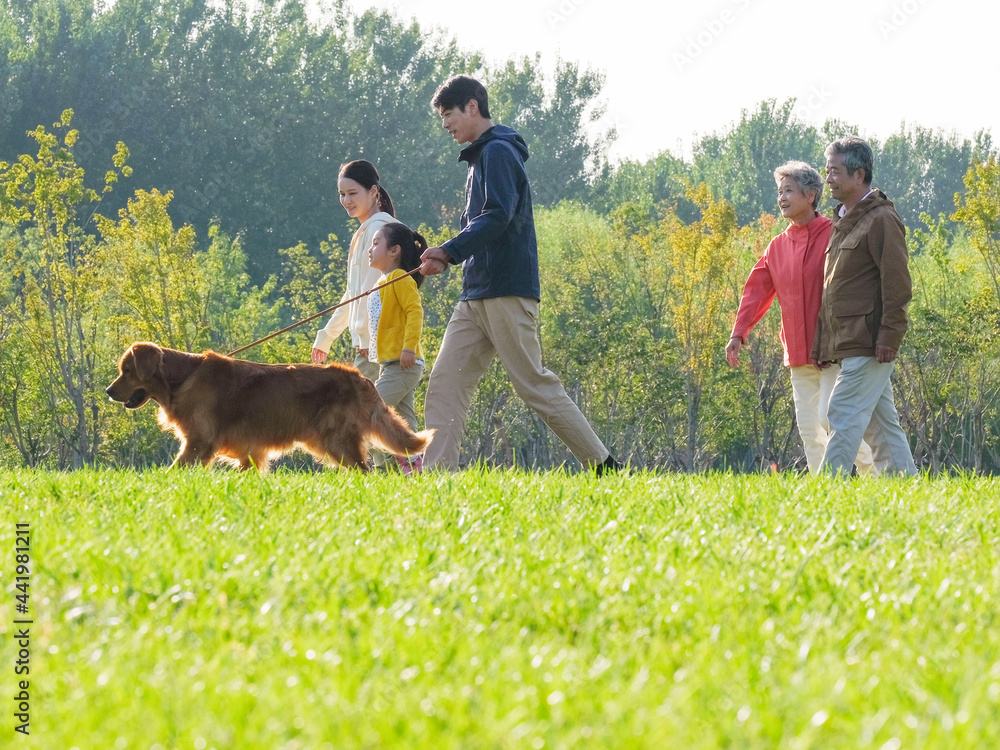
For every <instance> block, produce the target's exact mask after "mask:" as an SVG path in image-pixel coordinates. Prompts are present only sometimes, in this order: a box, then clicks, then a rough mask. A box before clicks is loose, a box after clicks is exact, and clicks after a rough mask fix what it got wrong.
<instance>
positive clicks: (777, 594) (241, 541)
mask: <svg viewBox="0 0 1000 750" xmlns="http://www.w3.org/2000/svg"><path fill="white" fill-rule="evenodd" d="M0 494H2V499H0V510H2V513H0V516H2V519H3V526H2V528H0V573H2V577H0V584H2V585H0V589H2V591H3V599H2V601H0V635H2V638H0V657H2V659H0V675H2V677H0V687H2V698H3V700H2V703H0V705H2V706H3V711H2V712H0V715H2V716H3V721H2V725H0V746H3V747H39V748H59V749H63V748H72V747H78V748H81V750H89V749H90V748H164V749H172V748H198V749H203V748H218V749H219V750H223V749H228V748H269V749H271V748H288V749H291V748H310V749H311V748H336V749H337V750H340V749H341V748H382V747H389V748H431V749H433V750H445V749H446V748H463V749H466V748H824V749H826V748H876V749H880V750H893V749H902V748H986V747H994V746H996V742H997V738H998V737H1000V622H998V619H1000V617H998V604H1000V564H998V555H1000V534H998V511H997V498H998V497H1000V482H998V481H997V480H995V479H993V480H991V479H981V478H970V477H959V478H947V477H939V478H933V479H926V478H925V479H919V480H875V481H867V480H859V481H853V482H840V481H833V480H828V479H811V478H808V477H804V478H803V477H796V476H792V475H780V474H779V475H772V476H733V475H722V474H714V475H698V476H686V475H664V474H643V473H639V474H632V475H621V476H613V477H606V478H603V479H595V478H594V477H592V476H588V475H585V474H581V475H568V474H562V473H545V474H531V473H524V472H488V471H482V472H480V471H466V472H463V473H460V474H455V475H425V476H424V477H421V478H419V479H417V480H414V481H407V480H405V479H404V478H402V477H399V476H363V475H360V474H357V473H339V472H334V471H331V472H326V473H322V474H305V473H292V472H282V471H279V472H276V473H274V474H271V475H269V476H266V477H263V478H261V477H258V476H256V475H241V474H237V473H235V472H232V471H226V470H213V471H202V470H198V471H182V472H175V473H170V472H167V471H150V472H145V473H137V472H124V471H122V472H118V471H81V472H76V473H69V474H55V473H32V472H28V471H20V472H18V471H14V472H11V471H3V472H0ZM18 522H20V523H28V524H30V529H31V553H30V554H31V562H30V576H31V580H30V589H29V592H30V604H29V616H30V617H31V618H32V619H33V624H32V625H31V626H30V627H31V645H30V652H31V656H30V669H31V672H30V677H29V679H30V712H31V726H30V731H31V735H30V736H29V737H22V736H21V735H19V734H16V733H15V731H14V726H15V724H16V723H17V722H16V721H15V719H14V717H13V713H14V707H15V701H14V694H15V680H16V679H20V678H16V677H15V670H14V665H15V662H16V660H17V657H18V653H19V651H18V646H17V644H16V642H15V640H14V635H15V633H16V630H15V625H14V624H13V621H14V620H15V619H17V618H18V617H19V615H17V614H16V612H15V604H16V599H15V595H16V594H17V593H19V592H18V591H17V589H16V588H15V579H14V573H15V528H16V527H15V524H16V523H18Z"/></svg>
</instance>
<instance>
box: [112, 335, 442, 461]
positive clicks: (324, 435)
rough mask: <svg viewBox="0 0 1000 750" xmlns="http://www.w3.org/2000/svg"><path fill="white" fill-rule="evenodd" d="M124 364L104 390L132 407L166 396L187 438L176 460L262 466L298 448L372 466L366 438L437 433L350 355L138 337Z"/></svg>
mask: <svg viewBox="0 0 1000 750" xmlns="http://www.w3.org/2000/svg"><path fill="white" fill-rule="evenodd" d="M118 369H119V372H120V375H119V377H118V379H117V380H115V382H113V383H112V384H111V385H109V386H108V388H107V394H108V396H110V397H111V399H112V400H114V401H119V402H121V403H122V404H124V405H125V408H126V409H138V408H139V407H140V406H142V405H143V404H145V403H146V402H147V401H148V400H150V399H152V400H153V401H155V402H156V403H158V404H159V405H160V417H159V418H160V425H161V426H162V427H163V429H171V430H173V431H174V433H175V434H176V435H177V437H178V438H179V439H180V441H181V451H180V453H179V454H178V456H177V459H176V460H175V461H174V463H173V466H185V465H190V464H195V463H200V464H202V465H203V466H208V465H209V464H210V463H212V461H214V460H215V459H216V458H220V459H224V460H228V461H230V462H232V463H235V464H237V465H238V466H239V467H240V468H241V469H249V468H251V467H254V466H255V467H257V469H259V470H260V471H261V472H264V471H266V470H267V467H268V464H269V463H270V461H271V460H272V459H274V458H276V457H277V456H280V455H282V454H284V453H288V452H290V451H292V450H294V449H296V448H302V449H304V450H307V451H309V452H310V453H312V454H313V455H314V456H316V457H317V458H319V459H320V460H324V459H327V460H330V461H333V462H334V463H336V464H338V465H340V466H345V467H354V468H357V469H361V470H362V471H366V470H367V468H368V464H367V458H368V454H367V448H366V445H365V443H366V441H369V442H372V443H373V444H375V445H376V446H377V447H379V448H382V449H384V450H386V451H388V452H390V453H394V454H396V455H414V454H418V453H423V451H424V449H425V448H426V447H427V444H428V443H429V442H430V440H431V437H432V436H433V434H434V431H433V430H424V431H423V432H418V433H414V432H412V431H411V430H410V428H409V426H408V425H407V424H406V422H404V421H403V420H402V418H401V417H400V416H399V415H398V414H396V412H395V411H394V410H393V409H392V408H390V407H388V406H386V405H385V402H383V401H382V398H381V397H380V396H379V394H378V391H376V390H375V386H374V385H372V383H371V381H369V380H368V379H367V378H365V377H364V376H363V375H361V373H359V372H358V371H357V370H356V369H355V368H353V367H345V366H344V365H338V364H329V365H308V364H301V365H266V364H258V363H256V362H245V361H243V360H237V359H232V358H230V357H225V356H223V355H221V354H216V353H215V352H212V351H207V352H205V353H204V354H188V353H187V352H179V351H176V350H174V349H166V348H164V347H160V346H157V345H156V344H151V343H148V342H139V343H135V344H132V346H130V347H129V348H128V349H127V350H126V352H125V354H124V355H122V358H121V360H120V361H119V363H118Z"/></svg>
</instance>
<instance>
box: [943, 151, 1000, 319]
mask: <svg viewBox="0 0 1000 750" xmlns="http://www.w3.org/2000/svg"><path fill="white" fill-rule="evenodd" d="M964 182H965V195H964V196H963V195H961V194H959V193H956V194H955V204H956V205H957V206H958V210H957V211H955V213H954V215H953V217H952V218H954V219H955V220H956V221H960V222H962V223H963V224H965V226H966V227H967V228H968V230H969V239H970V241H971V242H972V244H973V246H974V247H975V248H976V249H977V250H978V251H979V253H980V255H982V257H983V261H984V262H985V263H986V269H987V271H988V272H989V274H990V279H991V280H992V281H993V289H994V291H995V292H996V302H997V303H998V305H1000V160H998V159H997V156H996V154H993V155H991V156H990V158H989V159H988V160H986V161H983V162H979V163H975V164H973V165H972V166H971V167H969V171H968V172H967V173H966V175H965V179H964ZM997 323H998V327H1000V319H998V320H997Z"/></svg>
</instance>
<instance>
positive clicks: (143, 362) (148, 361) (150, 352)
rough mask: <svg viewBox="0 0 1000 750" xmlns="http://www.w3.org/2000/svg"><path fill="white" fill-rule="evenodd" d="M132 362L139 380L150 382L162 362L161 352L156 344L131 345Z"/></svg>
mask: <svg viewBox="0 0 1000 750" xmlns="http://www.w3.org/2000/svg"><path fill="white" fill-rule="evenodd" d="M132 361H133V362H135V374H136V375H137V376H138V377H139V379H140V380H152V379H153V375H155V374H156V371H157V370H158V369H159V367H160V363H161V362H162V361H163V350H162V349H160V347H158V346H157V345H156V344H145V343H142V344H132Z"/></svg>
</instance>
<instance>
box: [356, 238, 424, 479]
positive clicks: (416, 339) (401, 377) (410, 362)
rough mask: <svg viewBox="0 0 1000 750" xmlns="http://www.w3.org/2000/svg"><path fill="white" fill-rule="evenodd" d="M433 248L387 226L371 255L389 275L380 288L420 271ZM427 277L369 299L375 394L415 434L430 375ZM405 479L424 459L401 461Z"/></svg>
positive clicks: (391, 286)
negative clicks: (421, 393) (420, 393)
mask: <svg viewBox="0 0 1000 750" xmlns="http://www.w3.org/2000/svg"><path fill="white" fill-rule="evenodd" d="M426 249H427V242H426V241H425V240H424V238H423V237H421V236H420V235H419V234H418V233H417V232H414V231H413V230H411V229H410V228H409V227H408V226H406V225H405V224H400V223H398V222H393V223H390V224H386V225H385V226H383V227H382V228H381V229H379V230H378V231H377V232H376V233H375V237H374V239H373V240H372V246H371V248H370V249H369V251H368V255H369V263H370V265H371V267H372V268H375V269H378V270H379V271H381V272H382V273H383V276H382V278H380V279H379V280H378V282H377V284H376V286H380V285H382V284H385V283H386V282H389V281H392V280H393V279H395V278H398V277H400V276H404V275H405V274H406V273H407V272H408V271H412V270H413V269H415V268H418V267H419V266H420V254H421V253H423V252H424V250H426ZM423 280H424V277H423V276H422V275H421V274H419V273H417V274H415V275H413V276H411V277H408V278H404V279H401V280H399V281H397V282H395V283H393V284H389V285H388V286H386V287H385V288H383V289H379V290H378V291H377V292H374V293H372V294H369V295H368V325H369V331H370V333H369V342H370V343H369V348H368V359H369V360H371V361H372V362H377V363H378V364H379V366H380V372H379V376H378V380H377V381H375V388H376V389H378V392H379V395H381V396H382V400H383V401H385V402H386V403H387V404H388V405H389V406H394V407H396V410H397V411H398V412H399V416H401V417H402V418H403V419H404V420H406V422H407V423H408V424H409V425H410V429H412V430H414V431H416V429H417V413H416V410H415V409H414V407H413V395H414V392H415V391H416V389H417V384H418V383H419V382H420V377H421V375H423V372H424V359H423V356H422V354H421V352H420V329H421V328H422V327H423V323H424V308H423V307H422V306H421V304H420V293H419V292H418V291H417V288H418V287H419V286H420V285H421V284H422V283H423ZM396 461H398V462H399V466H400V468H401V469H402V470H403V473H404V474H410V473H412V472H416V473H417V474H419V473H420V472H421V468H422V461H421V458H420V456H414V457H410V456H407V457H403V456H396Z"/></svg>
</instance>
